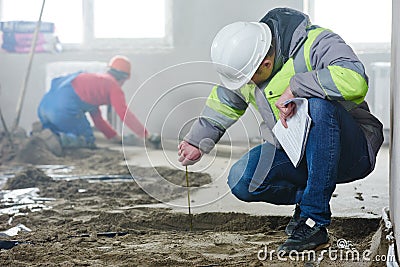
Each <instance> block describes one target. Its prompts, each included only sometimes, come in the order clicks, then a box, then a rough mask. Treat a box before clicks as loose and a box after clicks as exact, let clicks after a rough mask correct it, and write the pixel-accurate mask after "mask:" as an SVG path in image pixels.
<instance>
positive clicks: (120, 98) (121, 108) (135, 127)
mask: <svg viewBox="0 0 400 267" xmlns="http://www.w3.org/2000/svg"><path fill="white" fill-rule="evenodd" d="M110 102H111V105H112V106H113V108H114V110H115V112H116V113H117V114H118V116H119V117H120V119H121V120H122V121H123V122H124V123H125V124H126V125H127V126H128V127H129V129H131V130H132V131H133V132H134V133H135V134H136V135H137V136H139V137H142V138H144V137H147V136H148V134H149V133H148V131H147V129H146V128H145V127H144V126H143V124H142V123H141V122H140V121H139V119H138V118H137V117H136V116H135V114H133V113H132V112H131V111H130V110H129V109H128V107H127V105H126V101H125V95H124V92H122V90H121V89H118V90H112V91H111V92H110Z"/></svg>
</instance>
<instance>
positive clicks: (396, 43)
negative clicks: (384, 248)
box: [389, 0, 400, 255]
mask: <svg viewBox="0 0 400 267" xmlns="http://www.w3.org/2000/svg"><path fill="white" fill-rule="evenodd" d="M391 57H392V60H391V85H390V90H391V96H392V97H391V103H390V125H391V127H390V129H391V133H390V136H391V140H390V174H389V175H390V187H389V188H390V189H389V190H390V193H389V194H390V220H391V221H392V223H393V225H394V234H395V238H396V241H397V255H400V244H399V242H400V65H399V63H400V1H399V0H392V54H391Z"/></svg>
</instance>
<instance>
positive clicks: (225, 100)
mask: <svg viewBox="0 0 400 267" xmlns="http://www.w3.org/2000/svg"><path fill="white" fill-rule="evenodd" d="M247 106H248V104H247V103H246V101H245V100H244V99H243V96H242V95H241V94H240V93H238V92H237V91H231V90H228V89H226V88H223V87H220V86H215V87H214V88H213V89H212V91H211V94H210V95H209V97H208V99H207V102H206V105H205V107H204V109H203V111H202V113H201V115H200V117H199V118H198V119H197V120H196V121H195V122H194V123H193V125H192V128H191V129H190V131H189V133H188V134H187V135H186V136H185V138H184V140H185V141H186V142H188V143H189V144H191V145H193V146H195V147H197V148H199V149H200V150H201V151H202V152H203V153H209V152H210V151H211V150H212V149H213V148H214V146H215V144H216V143H217V142H218V141H219V140H220V138H221V137H222V136H223V135H224V133H225V131H226V129H227V128H229V127H230V126H231V125H232V124H234V123H235V122H236V121H237V120H238V119H239V118H240V117H241V116H242V115H243V114H244V112H245V111H246V108H247Z"/></svg>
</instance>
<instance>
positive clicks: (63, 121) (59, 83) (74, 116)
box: [38, 56, 150, 147]
mask: <svg viewBox="0 0 400 267" xmlns="http://www.w3.org/2000/svg"><path fill="white" fill-rule="evenodd" d="M130 73H131V63H130V61H129V60H128V58H126V57H124V56H115V57H113V58H112V59H111V60H110V62H109V64H108V70H107V72H105V73H88V72H75V73H71V74H69V75H66V76H62V77H57V78H54V79H53V80H52V82H51V88H50V90H49V92H47V93H46V94H45V95H44V97H43V99H42V100H41V102H40V105H39V108H38V116H39V119H40V121H41V123H42V126H43V128H44V129H50V130H51V131H52V132H53V133H55V134H56V135H58V136H59V139H60V141H61V145H62V146H63V147H95V137H94V135H93V130H92V128H91V126H90V123H89V121H88V120H87V118H86V115H85V113H86V112H89V114H90V116H91V118H92V120H93V123H94V125H95V126H96V128H97V129H99V130H100V131H101V132H102V133H103V134H104V135H105V137H106V138H107V139H109V140H111V141H113V142H115V143H121V140H122V139H121V136H120V135H119V134H118V133H117V132H116V131H115V130H114V129H113V128H112V127H111V125H110V124H109V123H108V122H107V121H106V120H104V119H103V117H102V116H101V113H100V109H99V106H101V105H111V106H112V107H113V108H114V110H115V112H116V113H117V114H118V116H119V117H120V118H121V120H122V121H123V122H124V123H125V124H126V125H127V126H128V127H129V129H131V130H132V131H133V132H134V133H135V134H136V135H137V136H138V137H140V138H150V134H149V132H148V131H147V129H146V128H145V127H144V126H143V124H142V123H141V122H140V121H139V120H138V118H137V117H136V116H135V115H134V114H133V113H132V112H131V111H130V110H129V109H128V106H127V104H126V101H125V95H124V92H123V91H122V89H121V87H122V85H123V84H124V82H125V81H126V80H128V79H129V78H130Z"/></svg>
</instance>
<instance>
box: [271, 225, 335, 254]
mask: <svg viewBox="0 0 400 267" xmlns="http://www.w3.org/2000/svg"><path fill="white" fill-rule="evenodd" d="M327 247H329V236H328V232H327V230H326V228H325V227H323V226H318V225H317V224H316V223H315V221H313V220H312V219H310V218H308V219H306V218H300V219H299V221H298V224H297V226H296V227H295V228H294V230H293V233H292V234H291V235H290V236H289V238H288V239H287V240H286V241H285V243H283V244H282V245H280V246H279V248H278V252H279V253H282V254H281V255H285V254H289V253H290V252H291V251H297V252H302V251H304V250H321V249H324V248H327Z"/></svg>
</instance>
